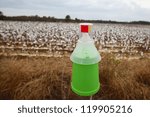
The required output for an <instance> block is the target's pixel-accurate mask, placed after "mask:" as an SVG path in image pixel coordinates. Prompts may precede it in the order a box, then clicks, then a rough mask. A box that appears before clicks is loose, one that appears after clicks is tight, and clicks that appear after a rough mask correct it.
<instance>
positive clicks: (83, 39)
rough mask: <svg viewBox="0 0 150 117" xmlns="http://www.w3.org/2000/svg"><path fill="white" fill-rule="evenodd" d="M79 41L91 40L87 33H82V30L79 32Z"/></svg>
mask: <svg viewBox="0 0 150 117" xmlns="http://www.w3.org/2000/svg"><path fill="white" fill-rule="evenodd" d="M79 41H80V42H84V43H86V42H91V41H93V40H92V39H91V38H90V36H89V33H83V32H82V33H81V38H80V39H79Z"/></svg>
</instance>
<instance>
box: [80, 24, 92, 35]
mask: <svg viewBox="0 0 150 117" xmlns="http://www.w3.org/2000/svg"><path fill="white" fill-rule="evenodd" d="M92 25H93V24H91V23H80V30H81V32H84V33H88V32H90V31H91V26H92Z"/></svg>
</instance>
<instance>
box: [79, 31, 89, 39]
mask: <svg viewBox="0 0 150 117" xmlns="http://www.w3.org/2000/svg"><path fill="white" fill-rule="evenodd" d="M81 37H85V38H90V36H89V33H83V32H82V33H81Z"/></svg>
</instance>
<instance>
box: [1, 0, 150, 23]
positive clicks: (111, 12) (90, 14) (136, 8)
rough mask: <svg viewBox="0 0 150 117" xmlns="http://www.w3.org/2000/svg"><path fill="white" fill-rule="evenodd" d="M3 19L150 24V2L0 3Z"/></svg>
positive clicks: (37, 0) (3, 0) (12, 0)
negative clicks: (25, 17)
mask: <svg viewBox="0 0 150 117" xmlns="http://www.w3.org/2000/svg"><path fill="white" fill-rule="evenodd" d="M0 11H2V12H3V13H4V15H11V16H13V15H15V16H16V15H36V14H37V15H39V16H54V17H57V18H64V17H65V16H66V15H68V14H69V15H70V16H71V18H80V19H92V20H96V19H102V20H117V21H133V20H136V21H137V20H145V21H150V0H0Z"/></svg>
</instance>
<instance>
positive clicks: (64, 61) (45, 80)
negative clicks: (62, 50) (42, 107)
mask: <svg viewBox="0 0 150 117" xmlns="http://www.w3.org/2000/svg"><path fill="white" fill-rule="evenodd" d="M99 66H100V82H101V89H100V91H99V92H98V93H97V94H96V95H94V96H93V99H150V59H140V60H130V61H129V60H116V59H114V57H113V56H109V55H104V56H103V58H102V61H101V63H100V64H99ZM70 82H71V62H70V60H69V58H68V57H63V58H54V57H51V58H46V57H4V56H1V57H0V99H42V100H43V99H90V97H80V96H77V95H76V94H74V93H73V92H72V91H71V89H70Z"/></svg>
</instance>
